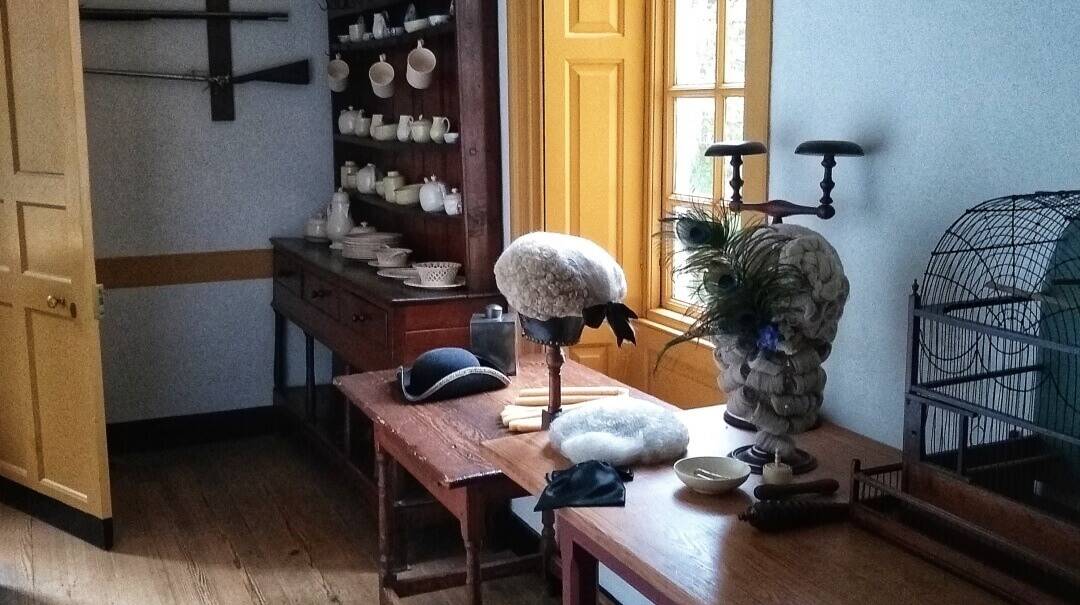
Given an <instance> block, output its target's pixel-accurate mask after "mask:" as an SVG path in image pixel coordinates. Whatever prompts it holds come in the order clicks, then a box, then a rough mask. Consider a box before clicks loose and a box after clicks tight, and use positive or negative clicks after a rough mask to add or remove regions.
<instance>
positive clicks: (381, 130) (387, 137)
mask: <svg viewBox="0 0 1080 605" xmlns="http://www.w3.org/2000/svg"><path fill="white" fill-rule="evenodd" d="M397 128H398V127H397V124H382V125H380V126H375V127H373V128H372V129H371V138H373V139H375V140H376V141H392V140H394V139H396V138H397Z"/></svg>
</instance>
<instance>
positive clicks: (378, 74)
mask: <svg viewBox="0 0 1080 605" xmlns="http://www.w3.org/2000/svg"><path fill="white" fill-rule="evenodd" d="M368 79H369V80H371V90H372V91H374V92H375V96H376V97H379V98H380V99H389V98H390V97H392V96H394V66H393V65H390V64H389V63H387V62H386V55H379V61H378V63H372V64H371V67H370V68H369V69H368Z"/></svg>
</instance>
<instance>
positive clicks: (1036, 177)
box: [769, 0, 1080, 445]
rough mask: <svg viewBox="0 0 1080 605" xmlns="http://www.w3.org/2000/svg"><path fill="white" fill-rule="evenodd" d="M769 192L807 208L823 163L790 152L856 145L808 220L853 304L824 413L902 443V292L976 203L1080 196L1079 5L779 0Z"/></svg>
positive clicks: (998, 0) (1061, 1) (1060, 1)
mask: <svg viewBox="0 0 1080 605" xmlns="http://www.w3.org/2000/svg"><path fill="white" fill-rule="evenodd" d="M773 19H774V22H773V66H772V108H771V119H772V124H771V129H772V134H771V141H770V148H771V150H772V153H771V158H770V179H769V181H770V196H771V197H774V198H776V197H779V198H783V199H792V200H795V201H812V200H816V199H817V197H818V196H819V195H820V191H818V190H817V189H816V183H817V182H818V181H819V180H820V179H821V168H820V166H818V164H817V162H815V161H814V159H812V158H808V157H802V156H795V155H793V154H792V153H791V152H792V150H794V148H795V146H796V145H797V144H798V143H800V142H801V141H804V140H807V139H823V138H824V139H828V138H838V139H851V140H854V141H857V142H859V143H861V144H862V145H863V146H864V148H865V149H866V151H867V153H868V155H867V157H866V158H863V159H840V160H839V166H838V167H837V169H836V174H835V178H836V180H837V182H838V186H837V188H836V191H835V192H834V197H835V199H836V200H837V203H836V207H837V215H836V217H835V218H834V219H832V220H831V221H829V222H827V223H826V222H821V221H800V222H803V223H804V224H808V225H812V226H813V227H814V228H816V229H818V230H820V231H821V232H822V233H823V234H824V235H825V236H826V237H827V238H828V239H829V240H830V241H831V242H832V243H833V245H835V246H836V248H837V250H838V251H839V253H840V255H841V257H842V258H843V261H844V263H845V266H846V269H847V272H848V276H849V278H850V280H851V286H852V288H851V298H850V301H849V303H848V307H847V311H846V313H845V317H844V320H843V322H842V324H841V330H840V334H839V336H838V337H837V340H836V342H835V348H834V353H833V356H832V358H831V359H830V360H829V361H828V363H827V366H826V368H827V370H828V371H829V382H828V387H827V390H826V402H825V410H826V413H827V414H828V416H829V417H830V418H832V419H834V420H836V421H838V422H839V423H841V424H843V425H845V426H849V427H851V428H853V429H855V430H857V431H859V432H862V433H865V434H867V435H870V436H871V437H874V438H876V439H879V440H882V441H885V442H888V443H891V444H893V445H898V444H899V442H900V433H901V420H902V413H903V412H902V406H903V398H902V394H903V392H904V349H905V346H906V341H907V335H906V334H905V329H906V322H907V319H906V309H907V295H908V293H909V292H910V286H911V282H912V280H913V279H916V278H921V275H922V271H923V270H924V268H925V267H926V263H927V262H928V260H929V252H930V250H931V249H932V247H933V245H934V244H935V243H936V242H937V240H938V238H939V237H940V236H941V234H942V233H943V232H944V230H945V229H946V227H948V225H949V224H950V223H951V222H952V221H953V220H954V219H955V218H957V217H959V215H960V214H961V213H962V212H963V210H965V209H966V208H968V207H970V206H972V205H974V204H976V203H977V202H980V201H982V200H986V199H989V198H992V197H996V196H1000V195H1006V194H1011V193H1024V192H1031V191H1035V190H1059V189H1068V188H1078V187H1080V174H1078V170H1077V164H1076V158H1077V157H1080V138H1078V137H1077V136H1076V133H1077V130H1078V126H1080V97H1078V96H1077V94H1076V91H1077V82H1080V64H1078V63H1077V62H1076V61H1075V58H1076V57H1078V56H1080V11H1078V10H1077V5H1076V3H1075V2H1074V1H1072V0H1055V1H1050V0H1046V1H1042V2H1006V1H1003V0H993V1H987V0H951V1H950V2H931V1H929V0H907V1H905V2H892V1H885V0H830V1H828V2H802V1H801V0H776V1H775V4H774V8H773Z"/></svg>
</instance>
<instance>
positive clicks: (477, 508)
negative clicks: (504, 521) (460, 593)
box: [461, 488, 487, 605]
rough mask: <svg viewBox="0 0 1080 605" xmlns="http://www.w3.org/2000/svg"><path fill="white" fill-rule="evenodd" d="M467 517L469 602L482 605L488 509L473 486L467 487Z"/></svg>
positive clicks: (464, 536) (463, 522)
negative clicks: (481, 566)
mask: <svg viewBox="0 0 1080 605" xmlns="http://www.w3.org/2000/svg"><path fill="white" fill-rule="evenodd" d="M466 489H468V491H467V492H466V495H465V502H466V506H465V517H464V518H463V519H462V520H461V538H462V540H463V541H464V542H465V586H466V588H467V589H468V593H469V597H468V603H469V604H470V605H482V603H483V601H484V599H483V593H482V590H481V588H482V584H483V579H482V578H481V577H480V549H481V548H483V546H484V538H485V537H486V533H487V527H486V525H487V509H486V507H485V502H484V497H483V495H482V494H480V493H478V492H477V491H475V490H474V489H473V488H466Z"/></svg>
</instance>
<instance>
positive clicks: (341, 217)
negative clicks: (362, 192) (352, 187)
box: [326, 187, 353, 250]
mask: <svg viewBox="0 0 1080 605" xmlns="http://www.w3.org/2000/svg"><path fill="white" fill-rule="evenodd" d="M352 228H353V222H352V217H350V216H349V194H348V193H345V190H344V189H343V188H341V187H338V190H337V192H336V193H334V196H333V197H332V198H330V211H329V212H327V214H326V236H327V237H329V238H330V241H331V242H333V243H332V244H330V247H331V248H333V249H334V250H341V240H342V239H344V237H345V236H346V235H347V234H348V233H349V230H351V229H352Z"/></svg>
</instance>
